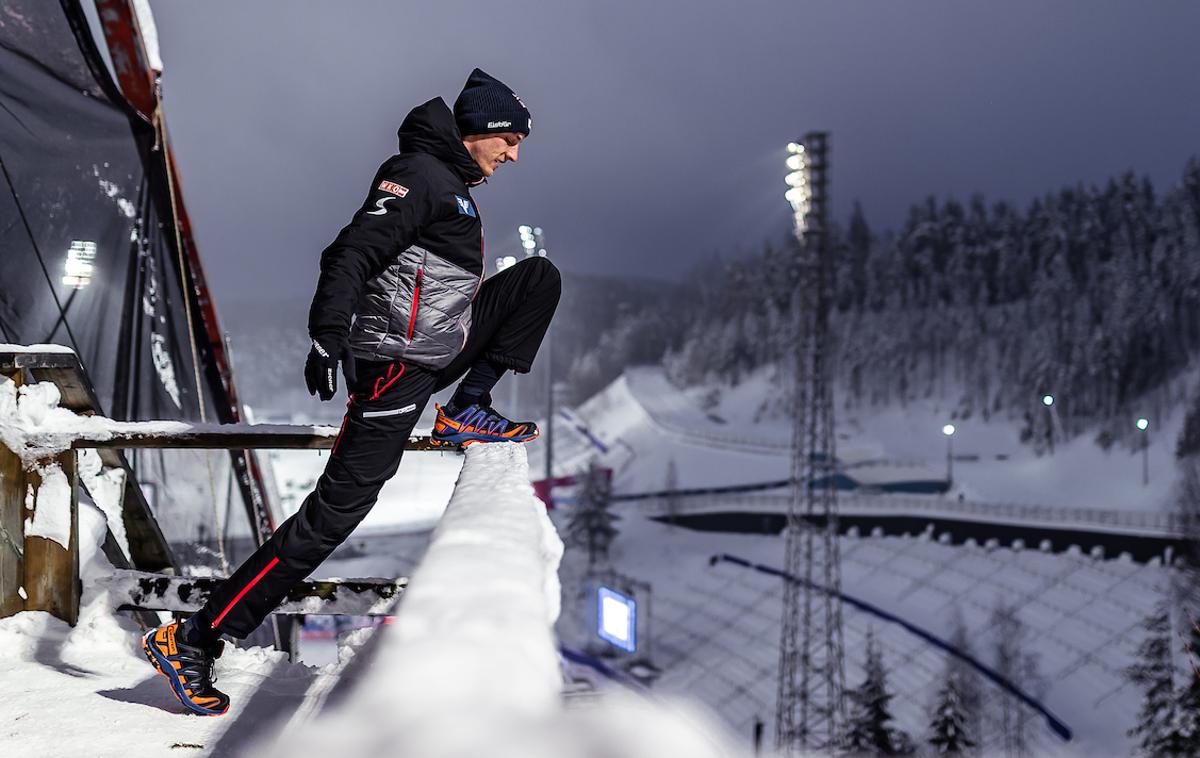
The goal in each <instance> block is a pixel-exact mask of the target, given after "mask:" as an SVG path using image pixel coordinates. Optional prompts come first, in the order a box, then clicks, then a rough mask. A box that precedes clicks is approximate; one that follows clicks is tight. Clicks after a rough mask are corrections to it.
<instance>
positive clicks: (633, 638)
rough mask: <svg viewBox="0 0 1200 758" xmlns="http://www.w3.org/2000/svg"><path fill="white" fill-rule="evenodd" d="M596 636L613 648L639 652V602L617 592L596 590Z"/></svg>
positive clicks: (602, 588)
mask: <svg viewBox="0 0 1200 758" xmlns="http://www.w3.org/2000/svg"><path fill="white" fill-rule="evenodd" d="M596 603H597V606H596V611H597V612H596V634H597V635H598V636H599V637H600V639H602V640H604V641H605V642H607V643H609V644H610V645H612V646H613V647H617V648H620V649H621V650H624V651H625V652H627V653H634V652H637V601H635V600H634V599H633V598H631V597H627V596H625V595H622V594H621V593H620V592H617V591H616V590H613V589H609V588H608V587H604V586H601V587H599V588H598V589H597V590H596Z"/></svg>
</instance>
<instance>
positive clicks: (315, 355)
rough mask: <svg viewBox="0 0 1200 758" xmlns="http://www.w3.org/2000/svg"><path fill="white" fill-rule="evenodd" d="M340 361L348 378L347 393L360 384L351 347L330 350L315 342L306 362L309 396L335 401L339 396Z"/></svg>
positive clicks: (344, 374)
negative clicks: (338, 371) (338, 368)
mask: <svg viewBox="0 0 1200 758" xmlns="http://www.w3.org/2000/svg"><path fill="white" fill-rule="evenodd" d="M339 360H340V361H341V362H342V375H343V376H345V377H346V391H347V392H350V391H351V389H352V388H353V387H354V385H355V384H356V383H357V382H358V376H357V375H356V374H355V372H354V355H353V354H351V352H350V346H349V345H345V344H344V345H342V346H341V348H328V347H326V346H325V345H322V344H321V343H320V342H318V341H317V340H313V343H312V349H311V350H309V351H308V360H306V361H305V362H304V383H305V384H307V385H308V394H310V395H319V396H320V397H321V399H322V400H332V399H333V396H334V395H335V394H337V365H338V361H339Z"/></svg>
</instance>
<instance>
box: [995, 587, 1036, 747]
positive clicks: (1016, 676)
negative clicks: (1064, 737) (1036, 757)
mask: <svg viewBox="0 0 1200 758" xmlns="http://www.w3.org/2000/svg"><path fill="white" fill-rule="evenodd" d="M989 626H990V627H991V629H992V633H993V635H994V641H995V648H994V655H995V668H996V671H997V672H998V673H999V674H1000V675H1001V676H1002V677H1004V678H1005V679H1007V680H1009V681H1010V682H1013V683H1015V684H1016V685H1017V686H1018V687H1020V688H1021V689H1023V690H1025V691H1026V692H1031V693H1033V694H1034V695H1036V690H1037V689H1039V688H1040V686H1041V678H1040V677H1039V675H1038V673H1037V657H1036V656H1035V655H1033V654H1031V653H1029V652H1028V651H1027V650H1026V639H1025V625H1024V624H1023V623H1022V622H1021V619H1020V617H1019V616H1018V615H1017V610H1016V608H1015V607H1013V606H1010V605H1007V604H1005V603H1003V602H1001V603H998V604H997V605H996V607H995V609H994V610H993V611H992V616H991V621H990V624H989ZM991 715H992V717H993V726H994V729H995V731H997V732H998V733H999V734H998V739H997V740H996V741H997V742H998V743H999V744H1000V745H1002V746H1003V752H1004V754H1005V755H1006V756H1025V755H1029V728H1030V723H1031V718H1030V714H1029V709H1028V708H1027V707H1026V706H1025V704H1024V703H1022V702H1020V701H1019V700H1017V698H1015V697H1013V696H1011V695H1008V694H1005V695H1002V696H1001V698H1000V707H999V708H997V709H995V710H994V712H993V713H992V714H991Z"/></svg>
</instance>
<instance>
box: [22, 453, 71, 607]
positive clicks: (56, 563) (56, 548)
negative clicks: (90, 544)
mask: <svg viewBox="0 0 1200 758" xmlns="http://www.w3.org/2000/svg"><path fill="white" fill-rule="evenodd" d="M54 462H55V463H56V464H57V465H58V466H59V467H61V468H62V472H63V474H64V475H65V476H66V478H67V487H68V488H69V490H70V502H69V504H68V507H69V514H67V515H68V518H69V519H70V521H69V524H68V525H67V530H66V531H67V534H66V535H65V536H67V546H66V547H65V548H64V547H63V546H62V545H61V544H59V543H58V542H57V541H55V540H52V539H47V538H45V537H35V536H33V535H30V534H27V535H25V594H26V598H25V610H27V611H48V612H49V613H50V614H51V615H53V616H55V617H57V618H60V619H62V620H63V621H66V622H67V623H68V624H70V625H71V626H74V625H75V622H76V621H77V620H78V619H79V595H80V591H81V589H82V588H81V585H80V581H79V490H78V481H77V473H76V465H75V451H74V450H68V451H67V452H65V453H61V454H60V455H58V456H56V457H55V458H54ZM26 478H27V479H28V482H29V488H30V490H31V491H32V492H33V510H32V511H29V512H28V515H29V517H30V518H36V514H37V509H38V508H39V507H49V506H50V504H49V503H43V502H42V501H41V497H42V495H43V493H42V492H41V491H40V490H41V486H42V475H41V473H40V472H39V471H37V470H34V471H30V472H27V473H26ZM54 507H56V508H61V507H62V505H60V504H54Z"/></svg>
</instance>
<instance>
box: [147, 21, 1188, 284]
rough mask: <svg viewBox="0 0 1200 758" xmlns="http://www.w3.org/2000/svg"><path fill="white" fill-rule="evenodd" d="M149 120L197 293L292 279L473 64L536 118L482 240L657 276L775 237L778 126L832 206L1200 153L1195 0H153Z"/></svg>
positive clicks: (837, 209) (1141, 165) (893, 217)
mask: <svg viewBox="0 0 1200 758" xmlns="http://www.w3.org/2000/svg"><path fill="white" fill-rule="evenodd" d="M152 6H153V8H154V11H155V14H156V18H157V22H158V27H159V38H160V43H161V47H162V57H163V59H164V61H165V73H164V91H165V100H166V116H167V122H168V125H169V128H170V130H171V134H172V137H173V139H174V143H175V147H176V150H177V153H178V158H179V161H180V171H181V176H182V180H183V187H184V192H185V199H186V201H187V203H188V207H189V210H190V211H191V214H192V219H193V222H194V225H195V227H196V234H197V237H198V242H199V245H200V249H201V253H202V255H203V257H204V260H205V262H206V265H207V269H208V275H209V279H210V281H211V283H212V284H213V286H214V288H215V290H216V293H217V295H216V296H217V299H218V300H219V301H221V302H222V303H224V302H232V301H235V300H243V299H247V298H256V297H264V298H269V299H287V298H291V297H298V298H303V299H304V300H305V302H307V299H308V298H310V297H311V295H312V290H313V286H314V285H315V282H316V273H317V260H318V256H319V254H320V251H321V250H322V249H323V248H324V246H325V245H326V244H327V243H328V242H329V241H330V240H331V239H332V238H333V236H334V235H335V234H336V233H337V231H338V229H340V228H341V227H342V226H343V225H344V224H345V223H346V222H347V221H348V220H349V218H350V216H351V214H352V213H353V211H354V210H355V209H356V208H357V207H358V205H359V204H360V203H361V202H362V200H363V198H364V196H365V194H366V192H367V191H368V189H369V187H368V185H369V183H370V180H371V178H372V176H373V175H374V171H375V169H376V168H377V167H378V165H379V163H381V162H382V160H383V159H385V158H386V157H388V156H389V155H391V154H392V153H394V152H395V151H396V137H395V131H396V127H397V126H398V125H399V123H400V121H401V119H403V117H404V115H405V113H407V111H408V110H409V109H410V108H411V107H413V106H414V105H417V104H418V103H421V102H423V101H425V100H426V99H428V98H430V97H434V96H437V95H441V96H442V97H443V98H445V99H446V101H447V102H448V103H453V100H454V98H455V96H456V95H457V94H458V91H459V89H460V87H461V86H462V83H463V82H464V81H465V79H466V77H467V74H468V73H469V72H470V71H471V69H472V68H473V67H475V66H479V67H481V68H483V69H484V70H486V71H488V72H489V73H491V74H493V75H495V76H496V77H498V78H500V79H501V80H503V81H504V82H506V83H507V84H508V85H509V86H510V87H512V88H513V89H514V90H516V92H517V93H518V94H520V95H521V97H522V98H523V99H524V101H525V102H526V103H527V104H528V106H529V108H530V111H531V112H532V114H533V132H532V134H531V135H530V137H529V139H528V140H527V141H526V142H525V143H524V144H523V145H522V149H521V159H520V161H519V163H517V164H515V165H508V166H502V167H501V168H500V170H499V171H498V172H497V174H496V176H495V177H493V179H492V180H491V181H490V183H489V184H488V185H486V186H484V187H481V188H479V189H477V190H476V191H475V198H476V200H477V202H478V205H479V207H480V210H481V213H482V217H483V220H484V231H485V235H486V238H487V243H488V247H487V251H488V258H489V268H491V267H492V263H491V261H492V259H494V257H495V256H498V255H503V254H519V252H520V248H519V241H518V238H517V232H516V227H517V225H518V224H521V223H533V224H539V225H541V226H542V227H544V228H545V230H546V241H547V246H548V247H549V249H550V254H551V256H552V257H553V258H555V259H556V260H558V262H559V264H560V265H561V266H562V267H563V268H564V269H567V270H569V271H584V272H598V273H600V272H602V273H624V274H635V275H643V276H650V277H655V278H660V279H672V278H676V277H679V276H681V275H682V274H683V273H684V272H686V271H687V270H688V269H689V268H690V267H692V266H693V265H695V264H697V263H699V262H701V261H704V260H706V259H708V258H709V256H711V255H712V254H713V253H720V254H723V255H729V254H732V253H735V252H737V251H738V250H742V251H749V250H753V249H756V248H757V247H759V246H760V245H761V244H762V242H763V241H765V240H781V239H783V238H784V237H785V235H786V234H787V233H788V229H789V223H790V222H789V219H790V209H789V208H788V206H787V204H786V203H785V201H784V200H783V191H784V189H786V187H785V185H784V184H783V174H784V169H783V166H782V163H783V159H784V150H783V147H784V145H785V144H786V143H787V142H788V141H789V140H792V139H795V138H797V137H798V136H799V135H800V134H802V133H803V132H805V131H808V130H813V129H825V130H829V131H830V132H831V133H832V137H831V145H832V154H831V163H832V178H833V185H832V189H833V194H834V213H835V216H836V217H838V218H842V219H844V218H845V216H846V214H847V213H848V212H849V209H850V204H851V202H852V201H853V200H855V199H857V200H860V201H861V202H862V204H863V206H864V208H865V210H866V213H867V218H868V220H869V221H870V222H871V224H872V226H873V227H874V228H875V229H876V231H882V230H883V229H886V228H895V227H897V226H898V225H899V224H900V223H901V222H902V221H903V219H904V217H905V214H906V212H907V208H908V207H909V205H911V204H912V203H913V202H915V201H918V200H920V199H922V198H924V197H926V196H928V195H930V194H933V195H936V196H938V197H947V196H951V195H953V196H958V197H960V198H963V199H965V198H966V197H967V196H968V195H969V194H971V193H974V192H982V193H984V194H985V195H986V197H987V198H988V199H989V200H998V199H1006V200H1009V201H1013V202H1017V203H1019V204H1021V205H1022V206H1023V205H1025V204H1026V203H1027V202H1028V201H1029V200H1031V199H1032V198H1033V197H1035V196H1037V195H1039V194H1042V193H1044V192H1046V191H1049V190H1054V189H1057V188H1059V187H1061V186H1063V185H1066V184H1076V183H1079V182H1084V183H1093V182H1100V181H1103V180H1105V179H1107V178H1108V177H1109V176H1111V175H1114V174H1117V173H1119V172H1123V171H1126V170H1130V169H1132V170H1134V171H1136V172H1138V173H1139V174H1147V175H1149V176H1150V177H1151V179H1152V180H1153V181H1154V183H1155V186H1156V187H1157V188H1158V189H1159V190H1160V191H1161V190H1162V189H1164V188H1165V187H1166V186H1167V185H1169V184H1170V183H1173V182H1175V181H1176V180H1177V179H1178V177H1179V175H1180V171H1181V169H1182V167H1183V164H1184V162H1185V161H1186V160H1187V158H1188V157H1190V156H1193V155H1200V76H1198V75H1197V72H1198V71H1200V45H1197V44H1196V40H1197V31H1198V30H1200V3H1196V2H1184V1H1168V0H1161V1H1160V2H1152V3H1146V2H1132V1H1130V2H1112V1H1110V0H1072V1H1070V2H1067V1H1064V0H1055V2H1045V0H1020V1H1017V2H1014V1H1013V0H1005V2H999V1H996V2H989V3H981V2H973V1H972V2H968V1H966V0H942V1H939V2H932V1H924V0H922V1H920V2H917V1H915V0H908V1H906V2H857V1H852V0H842V1H840V2H831V1H826V2H808V1H802V0H786V1H785V0H781V1H780V2H740V3H736V4H733V3H716V2H707V1H705V2H697V0H689V2H681V1H677V0H670V1H664V0H654V1H653V2H645V0H643V1H642V2H624V1H612V0H610V1H609V2H603V3H600V2H590V3H582V2H553V3H548V2H528V1H527V0H518V1H516V2H507V3H462V2H445V1H440V2H437V3H420V4H418V3H412V2H398V1H397V0H389V1H386V2H383V1H381V2H364V1H362V0H354V2H342V3H318V2H296V1H293V0H289V1H287V2H283V1H282V0H279V1H273V2H265V1H263V0H256V1H255V2H249V3H247V2H244V1H243V2H229V1H227V0H222V1H220V2H213V1H211V0H210V1H208V2H204V3H184V2H179V1H178V0H153V2H152Z"/></svg>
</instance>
